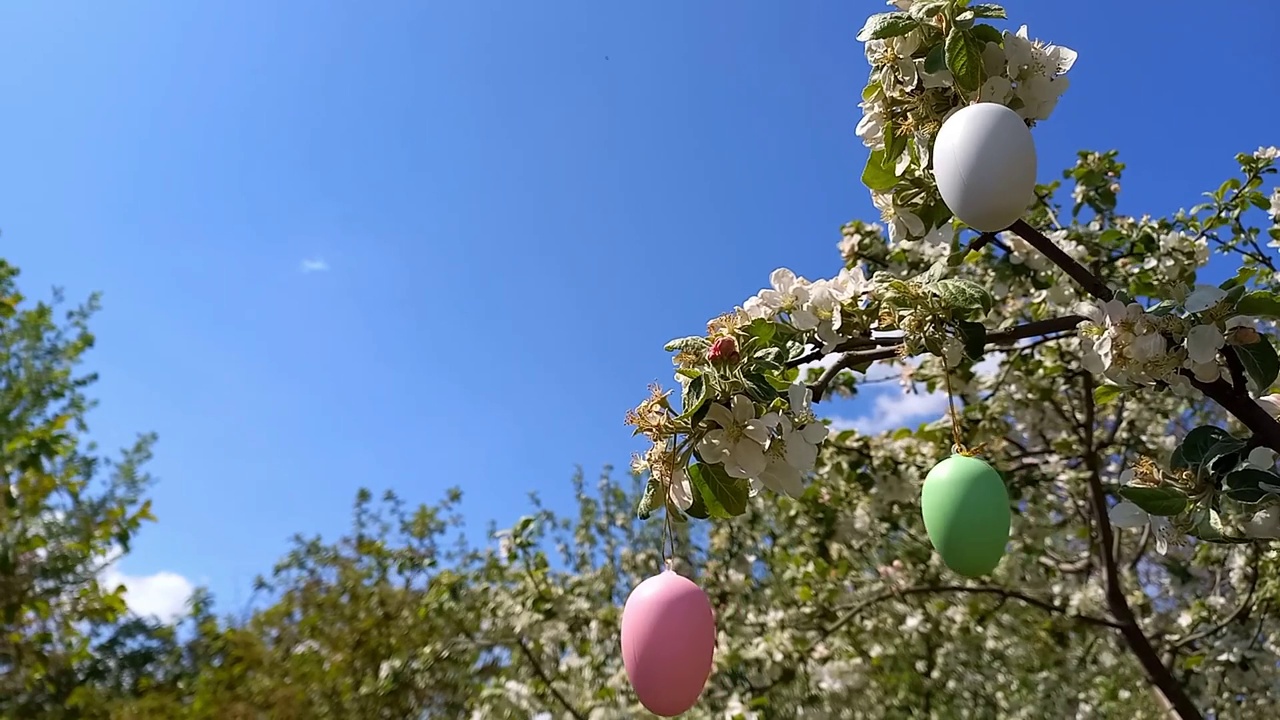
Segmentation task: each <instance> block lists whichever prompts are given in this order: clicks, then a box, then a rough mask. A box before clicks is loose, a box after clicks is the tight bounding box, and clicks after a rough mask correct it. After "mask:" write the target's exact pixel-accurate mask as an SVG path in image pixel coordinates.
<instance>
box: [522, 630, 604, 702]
mask: <svg viewBox="0 0 1280 720" xmlns="http://www.w3.org/2000/svg"><path fill="white" fill-rule="evenodd" d="M516 647H518V648H520V653H521V654H522V655H524V658H525V660H527V661H529V664H530V665H531V666H533V672H534V674H536V675H537V676H538V679H540V680H542V683H543V684H544V685H546V686H547V690H549V691H550V692H551V695H552V696H553V697H555V699H556V702H558V703H560V707H562V708H564V710H565V712H567V713H569V714H570V715H572V716H573V717H574V720H587V716H586V715H583V714H582V711H581V710H578V709H577V708H575V707H574V706H573V705H570V704H569V700H568V699H567V698H566V697H565V696H564V695H563V694H562V693H561V692H560V691H559V690H557V689H556V686H555V684H554V683H552V682H551V678H550V677H548V676H547V672H546V671H545V670H543V669H542V663H540V662H538V659H537V658H535V657H534V656H533V651H532V650H530V649H529V646H528V645H525V644H524V638H516Z"/></svg>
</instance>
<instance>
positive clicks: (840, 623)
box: [813, 585, 1120, 645]
mask: <svg viewBox="0 0 1280 720" xmlns="http://www.w3.org/2000/svg"><path fill="white" fill-rule="evenodd" d="M940 593H963V594H968V595H995V596H996V597H1001V598H1007V599H1012V600H1018V601H1019V602H1023V603H1026V604H1027V605H1030V606H1032V607H1036V608H1039V609H1041V610H1044V611H1045V612H1050V613H1054V614H1057V615H1064V616H1066V617H1069V618H1071V619H1073V620H1079V621H1080V622H1083V623H1086V624H1088V625H1098V626H1101V627H1109V628H1119V627H1120V625H1119V624H1118V623H1116V622H1115V621H1114V620H1108V619H1107V618H1100V617H1094V616H1092V615H1082V614H1077V613H1073V612H1072V611H1071V610H1070V609H1068V608H1065V607H1062V606H1059V605H1054V604H1053V603H1051V602H1049V601H1048V600H1043V599H1041V598H1037V597H1032V596H1030V595H1027V594H1025V593H1021V592H1018V591H1017V590H1013V589H1010V588H1006V587H999V586H996V585H917V586H913V587H908V588H900V589H894V590H886V591H884V592H882V593H880V594H878V595H873V596H872V597H870V598H867V599H866V600H863V601H862V602H860V603H858V604H857V605H854V606H853V607H851V608H849V609H848V610H847V611H845V612H844V613H843V614H842V615H841V616H840V618H839V619H838V620H836V621H835V622H834V623H832V624H831V625H830V626H828V627H827V629H826V630H824V631H823V632H822V635H821V636H820V637H819V639H818V641H817V642H815V643H813V644H814V645H816V644H817V643H818V642H822V641H823V640H825V639H826V638H828V637H830V636H831V635H833V634H834V633H836V632H839V630H840V629H841V628H843V627H844V626H845V625H848V624H849V623H850V622H852V621H853V620H855V619H857V617H858V615H860V614H861V613H863V612H864V611H866V610H867V609H869V608H871V607H872V606H874V605H877V604H879V603H882V602H884V601H886V600H893V599H894V598H901V597H906V596H908V595H931V594H940Z"/></svg>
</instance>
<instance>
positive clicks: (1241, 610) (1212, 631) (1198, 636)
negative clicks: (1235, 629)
mask: <svg viewBox="0 0 1280 720" xmlns="http://www.w3.org/2000/svg"><path fill="white" fill-rule="evenodd" d="M1257 551H1258V548H1257V546H1256V545H1255V546H1254V547H1253V548H1252V549H1251V552H1250V554H1251V555H1252V556H1253V565H1251V569H1252V570H1253V572H1252V573H1250V575H1251V576H1252V577H1250V579H1249V590H1248V592H1246V593H1245V596H1244V600H1242V601H1241V602H1240V605H1239V606H1238V607H1236V609H1235V611H1234V612H1232V613H1231V614H1230V615H1228V616H1227V617H1226V618H1224V619H1223V620H1222V622H1220V623H1218V624H1217V625H1214V626H1213V627H1210V628H1206V629H1204V630H1201V631H1200V632H1197V633H1192V634H1190V635H1188V636H1186V637H1184V638H1182V639H1181V640H1177V641H1176V642H1174V643H1172V644H1171V645H1170V646H1169V649H1170V650H1177V649H1178V648H1181V647H1186V646H1187V645H1190V644H1191V643H1193V642H1196V641H1199V640H1203V639H1205V638H1207V637H1210V636H1212V635H1216V634H1217V633H1219V632H1221V631H1222V630H1224V629H1226V627H1227V626H1228V625H1230V624H1231V623H1233V622H1235V621H1236V620H1239V619H1240V618H1241V617H1242V616H1243V615H1244V614H1245V612H1246V611H1247V610H1249V609H1250V608H1251V607H1253V594H1254V591H1255V590H1257V589H1258V575H1260V574H1261V573H1259V572H1258V566H1257V562H1258V552H1257Z"/></svg>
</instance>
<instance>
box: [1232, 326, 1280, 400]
mask: <svg viewBox="0 0 1280 720" xmlns="http://www.w3.org/2000/svg"><path fill="white" fill-rule="evenodd" d="M1236 354H1237V355H1238V356H1239V357H1240V362H1241V363H1242V364H1243V365H1244V370H1245V373H1247V374H1248V376H1249V379H1250V380H1252V381H1253V384H1254V386H1255V387H1258V388H1261V389H1262V390H1266V389H1267V388H1269V387H1271V385H1272V384H1273V383H1275V381H1276V375H1277V374H1280V356H1277V355H1276V349H1275V347H1274V346H1272V344H1271V341H1270V340H1269V339H1267V337H1266V336H1261V337H1259V338H1258V341H1257V342H1255V343H1250V344H1248V345H1237V346H1236Z"/></svg>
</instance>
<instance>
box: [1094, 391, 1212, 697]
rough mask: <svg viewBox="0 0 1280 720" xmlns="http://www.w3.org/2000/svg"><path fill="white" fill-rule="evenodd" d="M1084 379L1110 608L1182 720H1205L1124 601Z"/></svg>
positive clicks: (1149, 675) (1145, 668) (1100, 545)
mask: <svg viewBox="0 0 1280 720" xmlns="http://www.w3.org/2000/svg"><path fill="white" fill-rule="evenodd" d="M1083 377H1084V409H1085V417H1084V423H1083V425H1084V427H1083V428H1082V429H1083V430H1084V433H1085V443H1084V445H1085V447H1084V462H1085V467H1086V469H1087V470H1088V471H1089V500H1090V505H1091V506H1092V508H1093V516H1094V522H1095V523H1097V529H1098V554H1099V555H1100V556H1101V558H1102V573H1103V579H1104V581H1105V584H1106V598H1107V608H1108V609H1109V610H1110V611H1111V614H1112V615H1113V616H1115V618H1116V620H1118V621H1119V622H1120V634H1121V635H1122V636H1124V639H1125V642H1126V643H1127V644H1128V645H1129V649H1130V650H1131V651H1133V654H1134V656H1135V657H1137V659H1138V663H1139V664H1141V665H1142V669H1143V671H1144V672H1145V673H1146V675H1147V679H1148V680H1149V681H1150V682H1151V684H1152V685H1155V686H1156V687H1157V688H1159V690H1160V693H1161V694H1163V695H1164V697H1165V699H1166V700H1168V701H1169V704H1170V705H1172V706H1173V710H1174V711H1175V712H1176V713H1177V714H1178V717H1180V718H1182V720H1203V716H1202V715H1201V714H1200V710H1199V709H1198V708H1197V707H1196V706H1195V703H1193V702H1191V698H1190V697H1189V696H1188V695H1187V693H1186V691H1185V690H1184V689H1183V688H1182V685H1181V684H1179V683H1178V681H1177V679H1176V678H1175V677H1174V676H1173V673H1171V672H1169V669H1168V668H1167V667H1165V664H1164V662H1163V661H1161V659H1160V655H1159V653H1157V652H1156V650H1155V648H1154V647H1152V646H1151V641H1150V640H1148V639H1147V636H1146V634H1145V633H1143V632H1142V627H1141V626H1139V625H1138V619H1137V618H1136V617H1135V616H1134V614H1133V609H1132V608H1130V607H1129V601H1128V600H1126V599H1125V597H1124V588H1123V587H1122V586H1121V584H1120V571H1119V569H1118V568H1117V567H1116V557H1115V553H1114V552H1113V547H1114V542H1115V535H1114V533H1112V532H1111V520H1110V518H1109V517H1108V515H1107V491H1106V490H1105V489H1104V488H1103V487H1102V472H1101V468H1100V467H1099V465H1098V449H1097V447H1096V445H1095V444H1094V437H1093V428H1094V424H1095V421H1096V420H1097V418H1096V417H1095V408H1094V402H1093V385H1094V381H1093V375H1092V374H1089V373H1085V374H1084V375H1083Z"/></svg>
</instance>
